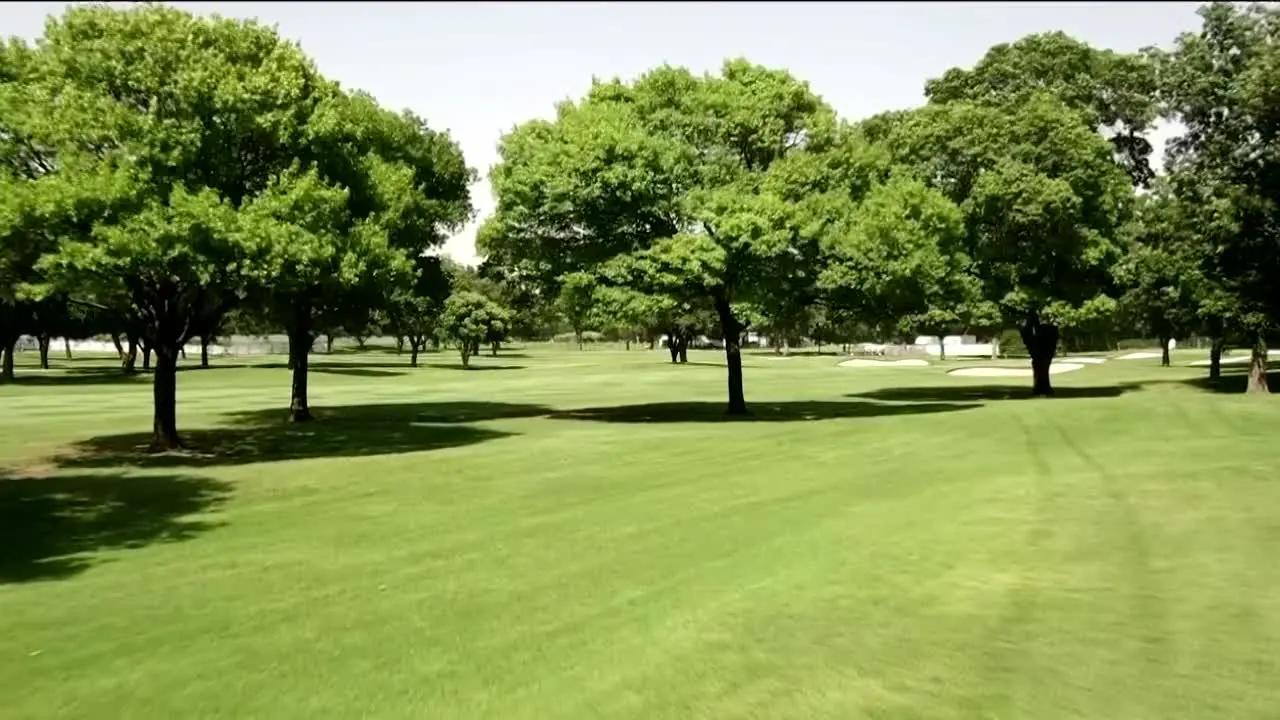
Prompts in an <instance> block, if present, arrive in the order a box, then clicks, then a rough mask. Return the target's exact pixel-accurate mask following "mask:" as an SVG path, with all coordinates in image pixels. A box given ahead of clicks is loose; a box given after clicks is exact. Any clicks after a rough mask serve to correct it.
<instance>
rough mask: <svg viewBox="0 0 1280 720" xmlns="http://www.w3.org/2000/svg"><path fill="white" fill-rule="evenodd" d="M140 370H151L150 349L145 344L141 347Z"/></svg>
mask: <svg viewBox="0 0 1280 720" xmlns="http://www.w3.org/2000/svg"><path fill="white" fill-rule="evenodd" d="M142 369H143V370H150V369H151V347H150V346H149V345H147V344H146V343H143V345H142Z"/></svg>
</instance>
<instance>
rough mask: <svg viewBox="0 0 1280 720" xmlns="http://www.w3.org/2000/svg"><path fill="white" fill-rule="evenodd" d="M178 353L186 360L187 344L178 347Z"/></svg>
mask: <svg viewBox="0 0 1280 720" xmlns="http://www.w3.org/2000/svg"><path fill="white" fill-rule="evenodd" d="M178 354H179V355H181V356H182V359H183V360H186V359H187V346H186V345H182V346H180V347H179V348H178Z"/></svg>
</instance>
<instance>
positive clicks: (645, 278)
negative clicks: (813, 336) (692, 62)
mask: <svg viewBox="0 0 1280 720" xmlns="http://www.w3.org/2000/svg"><path fill="white" fill-rule="evenodd" d="M834 129H835V117H834V113H833V112H832V111H831V110H830V109H829V108H827V107H826V106H825V105H824V104H823V103H822V101H821V100H820V99H819V98H818V97H817V96H816V95H814V94H813V92H812V91H810V90H809V88H808V87H807V85H805V84H804V83H802V82H800V81H798V80H796V79H795V78H793V77H792V76H791V75H790V74H788V73H786V72H784V71H779V70H770V69H767V68H763V67H760V66H757V65H752V64H751V63H748V62H746V61H745V60H734V61H729V62H726V63H725V64H724V66H723V69H722V71H721V73H720V74H719V75H718V76H712V75H707V76H704V77H697V76H695V75H693V74H692V73H690V72H689V71H687V70H684V69H680V68H673V67H669V66H664V67H660V68H657V69H655V70H652V71H650V72H649V73H647V74H646V75H644V76H643V77H641V78H640V79H639V80H637V81H636V82H634V83H630V84H628V83H623V82H622V81H620V80H614V81H610V82H596V83H594V85H593V87H592V89H591V91H590V92H589V93H588V95H587V97H585V98H584V99H583V100H582V101H580V102H578V103H568V102H567V103H563V104H562V105H561V106H560V107H559V108H558V111H557V117H556V119H555V120H554V121H552V122H547V121H542V120H535V121H531V122H529V123H526V124H525V125H522V126H519V127H517V128H516V129H515V130H513V131H512V132H511V133H508V134H507V135H506V136H505V137H504V138H503V140H502V143H501V147H500V155H501V162H500V163H499V164H498V165H497V166H496V167H495V168H494V170H493V171H492V173H491V175H490V177H491V180H492V182H493V184H494V191H495V194H496V196H497V198H498V208H497V212H496V213H495V215H494V217H493V218H492V219H491V221H490V222H491V223H492V224H493V225H494V227H493V228H491V229H489V230H487V231H486V233H485V235H486V246H487V248H488V249H489V250H491V251H496V254H497V255H500V256H502V257H505V258H508V259H516V260H525V261H528V262H529V263H530V264H531V265H534V266H536V267H538V268H540V271H541V272H544V273H546V274H548V275H551V276H558V275H563V274H565V273H568V272H574V271H585V272H594V270H595V269H596V268H598V267H599V266H601V265H602V264H604V263H606V262H609V261H611V260H613V259H615V258H618V257H621V256H631V257H633V258H634V259H635V260H636V265H635V269H636V270H637V272H634V273H631V274H630V281H631V282H632V283H633V284H632V287H633V288H634V289H637V290H641V291H642V292H646V293H648V294H655V295H664V294H665V295H674V296H680V295H682V294H685V295H697V296H699V297H701V298H705V299H706V300H708V301H709V302H710V303H711V304H712V306H713V307H714V308H715V311H716V315H717V320H718V324H719V329H720V334H721V335H722V336H723V337H724V344H725V359H726V364H727V366H728V395H729V404H728V412H730V413H731V414H742V413H745V412H747V404H746V398H745V395H744V392H743V378H742V359H741V350H740V342H741V331H742V329H743V328H742V324H741V321H740V319H739V318H738V317H736V316H735V315H734V312H733V307H734V304H735V303H739V302H745V301H751V300H753V299H758V298H763V297H768V296H771V295H776V294H777V293H778V292H780V288H781V287H783V286H784V285H785V282H786V280H788V279H790V278H794V277H795V276H797V275H798V274H800V273H801V272H803V271H804V270H807V269H808V268H810V267H811V265H812V263H813V262H814V261H815V256H816V240H815V239H814V238H812V237H807V236H805V235H802V233H801V232H800V229H801V226H802V224H803V220H802V217H801V216H800V215H799V214H798V208H797V207H796V203H793V202H791V201H790V198H788V197H787V195H786V193H785V192H783V191H782V188H783V187H785V185H786V184H787V183H786V180H787V179H788V173H787V170H788V168H787V167H786V165H787V164H788V162H789V159H790V158H792V157H793V156H800V155H803V154H805V153H807V152H810V151H811V150H814V149H818V148H821V147H822V146H823V145H824V144H826V143H829V142H830V136H831V135H832V134H833V132H834Z"/></svg>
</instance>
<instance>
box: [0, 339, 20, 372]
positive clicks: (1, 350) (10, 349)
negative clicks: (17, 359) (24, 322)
mask: <svg viewBox="0 0 1280 720" xmlns="http://www.w3.org/2000/svg"><path fill="white" fill-rule="evenodd" d="M17 348H18V336H17V335H9V336H7V337H5V338H4V344H3V345H2V346H0V356H2V357H0V382H12V381H13V353H14V352H15V351H16V350H17Z"/></svg>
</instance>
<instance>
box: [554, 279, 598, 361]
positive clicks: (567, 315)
mask: <svg viewBox="0 0 1280 720" xmlns="http://www.w3.org/2000/svg"><path fill="white" fill-rule="evenodd" d="M595 285H596V283H595V278H593V277H591V276H590V275H588V274H587V273H584V272H575V273H569V274H567V275H565V276H564V277H563V278H562V279H561V282H560V293H559V295H557V296H556V309H557V310H559V311H560V314H561V315H563V316H564V319H565V321H566V322H568V323H569V327H571V328H572V329H573V338H574V340H575V341H576V342H577V343H578V349H579V350H581V349H582V331H583V330H586V329H587V322H588V321H589V320H590V318H591V310H592V307H593V305H594V303H595V300H594V292H595Z"/></svg>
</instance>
